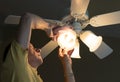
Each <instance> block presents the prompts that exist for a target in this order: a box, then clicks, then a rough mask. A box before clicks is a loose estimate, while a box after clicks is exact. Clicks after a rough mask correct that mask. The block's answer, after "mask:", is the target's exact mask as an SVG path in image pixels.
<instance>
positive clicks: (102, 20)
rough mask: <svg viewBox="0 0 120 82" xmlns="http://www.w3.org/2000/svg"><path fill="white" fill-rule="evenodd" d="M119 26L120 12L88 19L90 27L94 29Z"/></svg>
mask: <svg viewBox="0 0 120 82" xmlns="http://www.w3.org/2000/svg"><path fill="white" fill-rule="evenodd" d="M113 24H120V11H116V12H112V13H107V14H102V15H98V16H94V17H92V18H91V19H90V25H92V26H94V27H100V26H106V25H113Z"/></svg>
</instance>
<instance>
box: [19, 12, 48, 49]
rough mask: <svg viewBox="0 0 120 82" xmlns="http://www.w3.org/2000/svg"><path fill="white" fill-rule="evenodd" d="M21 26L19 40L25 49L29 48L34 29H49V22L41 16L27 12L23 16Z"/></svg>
mask: <svg viewBox="0 0 120 82" xmlns="http://www.w3.org/2000/svg"><path fill="white" fill-rule="evenodd" d="M19 26H20V27H19V28H20V33H19V34H18V38H17V41H18V43H20V45H21V46H22V47H23V49H27V48H28V46H29V43H30V39H31V32H32V29H41V30H45V29H48V27H49V23H47V22H45V21H44V20H43V19H42V18H40V17H39V16H36V15H34V14H30V13H25V14H24V15H23V16H22V17H21V20H20V24H19Z"/></svg>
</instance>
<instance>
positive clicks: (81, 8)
mask: <svg viewBox="0 0 120 82" xmlns="http://www.w3.org/2000/svg"><path fill="white" fill-rule="evenodd" d="M89 2H90V0H71V15H72V16H73V17H74V16H83V15H84V14H85V13H86V11H87V8H88V5H89Z"/></svg>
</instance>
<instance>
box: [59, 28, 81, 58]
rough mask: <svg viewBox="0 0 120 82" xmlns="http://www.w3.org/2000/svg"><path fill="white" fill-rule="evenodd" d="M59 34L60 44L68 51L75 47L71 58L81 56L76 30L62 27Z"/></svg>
mask: <svg viewBox="0 0 120 82" xmlns="http://www.w3.org/2000/svg"><path fill="white" fill-rule="evenodd" d="M58 34H59V36H58V38H57V43H58V45H59V46H60V47H61V48H62V49H65V50H67V51H69V50H72V49H74V51H73V53H72V54H71V58H81V57H80V55H79V42H78V40H77V37H76V32H75V31H73V30H72V29H62V30H60V31H59V32H58Z"/></svg>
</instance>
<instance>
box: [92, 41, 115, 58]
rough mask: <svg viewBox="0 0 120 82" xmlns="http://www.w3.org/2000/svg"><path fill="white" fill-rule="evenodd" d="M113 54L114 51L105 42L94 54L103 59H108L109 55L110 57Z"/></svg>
mask: <svg viewBox="0 0 120 82" xmlns="http://www.w3.org/2000/svg"><path fill="white" fill-rule="evenodd" d="M112 52H113V49H112V48H110V47H109V46H108V45H107V44H106V43H105V42H103V41H102V43H101V45H100V46H99V48H98V49H97V50H96V51H94V54H95V55H96V56H97V57H98V58H100V59H103V58H105V57H107V56H108V55H110V54H111V53H112Z"/></svg>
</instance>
